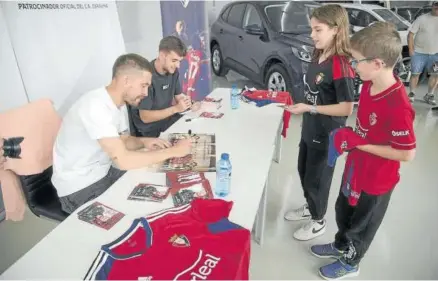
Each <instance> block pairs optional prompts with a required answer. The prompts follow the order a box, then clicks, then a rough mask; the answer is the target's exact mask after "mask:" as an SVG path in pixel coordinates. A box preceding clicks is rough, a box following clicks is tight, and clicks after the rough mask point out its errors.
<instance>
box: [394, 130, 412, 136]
mask: <svg viewBox="0 0 438 281" xmlns="http://www.w3.org/2000/svg"><path fill="white" fill-rule="evenodd" d="M391 134H392V136H394V137H405V136H409V130H405V131H392V132H391Z"/></svg>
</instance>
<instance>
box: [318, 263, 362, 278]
mask: <svg viewBox="0 0 438 281" xmlns="http://www.w3.org/2000/svg"><path fill="white" fill-rule="evenodd" d="M319 275H321V277H322V278H324V279H325V280H339V279H343V278H347V277H355V276H358V275H359V266H358V265H356V266H351V265H348V264H347V263H345V262H344V261H343V259H339V260H337V261H335V262H334V263H331V264H328V265H325V266H323V267H320V268H319Z"/></svg>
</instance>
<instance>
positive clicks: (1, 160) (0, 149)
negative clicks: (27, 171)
mask: <svg viewBox="0 0 438 281" xmlns="http://www.w3.org/2000/svg"><path fill="white" fill-rule="evenodd" d="M3 154H4V151H3V138H0V170H3V168H4V163H5V162H6V158H5V157H4V156H3Z"/></svg>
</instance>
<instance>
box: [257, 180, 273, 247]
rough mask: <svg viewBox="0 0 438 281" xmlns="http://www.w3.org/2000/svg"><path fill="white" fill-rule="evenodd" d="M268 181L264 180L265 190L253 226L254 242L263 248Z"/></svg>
mask: <svg viewBox="0 0 438 281" xmlns="http://www.w3.org/2000/svg"><path fill="white" fill-rule="evenodd" d="M268 181H269V177H268V179H266V183H265V189H264V190H263V195H262V198H261V200H260V205H259V210H258V212H257V217H256V221H255V225H254V240H255V241H256V242H257V243H258V244H259V245H260V246H263V242H264V232H265V221H266V205H267V203H268V200H267V199H268Z"/></svg>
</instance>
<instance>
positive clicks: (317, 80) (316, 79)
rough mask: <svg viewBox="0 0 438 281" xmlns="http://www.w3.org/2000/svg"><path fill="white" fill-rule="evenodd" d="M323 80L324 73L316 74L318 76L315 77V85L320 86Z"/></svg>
mask: <svg viewBox="0 0 438 281" xmlns="http://www.w3.org/2000/svg"><path fill="white" fill-rule="evenodd" d="M323 80H324V73H322V72H320V73H318V75H316V78H315V84H316V85H318V84H321V82H322V81H323Z"/></svg>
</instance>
